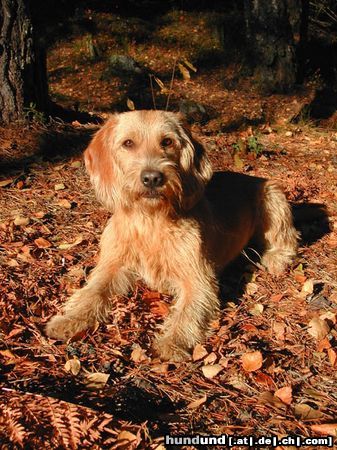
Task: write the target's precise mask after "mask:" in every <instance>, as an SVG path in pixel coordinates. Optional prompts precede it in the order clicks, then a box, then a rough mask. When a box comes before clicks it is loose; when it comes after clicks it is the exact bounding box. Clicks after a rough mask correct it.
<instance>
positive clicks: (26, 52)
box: [0, 0, 48, 123]
mask: <svg viewBox="0 0 337 450" xmlns="http://www.w3.org/2000/svg"><path fill="white" fill-rule="evenodd" d="M27 3H28V2H27V0H0V121H2V122H3V123H10V122H12V121H15V120H20V119H22V118H24V116H25V108H27V107H30V108H36V110H38V111H45V112H46V111H47V107H48V87H47V75H46V74H47V70H46V59H45V54H44V52H43V51H41V50H40V49H39V48H38V46H37V42H36V39H35V35H34V32H33V26H32V22H31V18H30V14H29V8H28V4H27Z"/></svg>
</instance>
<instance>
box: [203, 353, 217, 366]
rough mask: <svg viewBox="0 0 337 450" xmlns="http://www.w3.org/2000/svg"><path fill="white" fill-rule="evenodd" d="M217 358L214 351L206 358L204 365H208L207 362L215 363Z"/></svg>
mask: <svg viewBox="0 0 337 450" xmlns="http://www.w3.org/2000/svg"><path fill="white" fill-rule="evenodd" d="M217 359H218V357H217V355H216V353H214V352H212V353H210V354H209V355H208V356H206V358H205V359H204V365H205V366H207V364H213V363H215V361H216V360H217Z"/></svg>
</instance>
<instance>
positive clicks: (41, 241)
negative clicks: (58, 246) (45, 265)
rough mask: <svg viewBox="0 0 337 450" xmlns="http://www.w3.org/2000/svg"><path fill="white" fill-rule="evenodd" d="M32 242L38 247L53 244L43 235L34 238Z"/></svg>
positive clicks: (47, 246) (46, 246)
mask: <svg viewBox="0 0 337 450" xmlns="http://www.w3.org/2000/svg"><path fill="white" fill-rule="evenodd" d="M34 243H35V245H36V246H37V247H38V248H49V247H51V246H52V245H53V244H52V243H51V242H49V241H47V239H45V238H43V237H40V238H37V239H35V240H34Z"/></svg>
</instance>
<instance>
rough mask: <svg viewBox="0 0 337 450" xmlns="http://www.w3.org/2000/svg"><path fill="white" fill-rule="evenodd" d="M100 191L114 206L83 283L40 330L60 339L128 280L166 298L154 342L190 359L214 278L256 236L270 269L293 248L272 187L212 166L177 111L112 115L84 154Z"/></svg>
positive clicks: (212, 309)
mask: <svg viewBox="0 0 337 450" xmlns="http://www.w3.org/2000/svg"><path fill="white" fill-rule="evenodd" d="M84 159H85V165H86V168H87V171H88V173H89V175H90V179H91V182H92V184H93V186H94V189H95V191H96V195H97V197H98V199H99V200H100V201H101V202H102V203H103V204H104V205H105V206H106V207H107V208H108V209H109V210H111V211H112V213H113V214H112V216H111V218H110V220H109V221H108V224H107V226H106V228H105V230H104V232H103V234H102V237H101V243H100V256H99V261H98V264H97V266H96V268H95V269H94V270H93V271H92V273H91V274H90V277H89V279H88V282H87V284H86V285H85V286H84V287H83V288H82V289H80V290H78V291H77V292H75V293H74V295H73V296H72V297H71V298H70V299H69V300H68V301H67V302H66V303H65V306H64V308H63V315H56V316H54V317H53V318H52V319H51V320H50V321H49V322H48V324H47V327H46V333H47V335H49V336H50V337H53V338H56V339H62V340H67V339H69V338H71V337H72V336H73V335H75V334H77V333H78V332H80V331H82V330H85V329H87V328H90V327H93V326H94V325H95V324H96V323H97V321H100V322H101V321H105V320H106V319H107V316H108V313H109V309H110V306H111V299H112V298H113V297H114V296H125V295H127V294H128V292H129V291H130V290H132V288H133V286H134V284H135V281H136V280H137V279H139V278H141V279H143V280H144V281H145V283H146V284H147V285H148V287H149V288H152V289H154V290H158V291H161V292H165V293H168V294H170V295H172V296H173V298H174V302H173V305H172V306H171V309H170V313H169V314H168V316H167V318H166V320H165V321H164V323H163V325H162V329H161V332H160V333H159V334H157V336H156V339H155V342H154V348H155V350H156V352H157V353H158V354H159V356H160V357H161V358H162V359H163V360H172V361H180V360H184V359H186V358H188V355H189V354H190V353H191V351H192V350H193V348H194V347H195V345H196V344H197V343H201V342H203V341H204V340H205V338H206V337H207V336H208V335H209V333H210V328H211V323H212V321H213V320H214V319H216V318H217V317H218V315H219V297H218V283H217V277H218V276H219V274H220V273H221V272H222V271H223V269H224V267H226V266H227V265H228V264H229V263H230V262H231V261H232V260H233V259H234V258H235V257H236V256H238V255H239V254H240V252H241V251H242V250H243V249H244V247H246V246H247V244H248V243H249V242H251V241H252V239H254V242H256V243H257V245H259V246H260V247H261V248H262V249H263V252H264V253H263V255H262V258H261V263H262V264H263V265H264V266H265V267H266V269H267V270H268V271H269V272H270V273H272V274H279V273H281V272H283V271H284V270H285V268H286V267H287V265H288V264H289V263H290V262H291V261H292V258H293V257H294V256H295V254H296V248H297V238H298V236H297V232H296V230H295V228H294V226H293V222H292V214H291V209H290V206H289V204H288V202H287V200H286V197H285V195H284V193H283V191H282V189H281V188H280V186H279V185H278V184H277V183H276V182H274V181H270V180H266V179H262V178H256V177H250V176H247V175H241V174H237V173H230V172H219V173H215V174H214V175H213V172H212V168H211V164H210V161H209V159H208V157H207V154H206V151H205V149H204V147H203V146H202V145H201V143H199V142H198V141H197V140H196V139H195V138H194V137H193V136H192V134H191V132H190V131H189V129H188V127H187V126H186V125H185V124H184V121H183V118H182V117H181V116H180V115H179V114H176V113H172V112H166V111H157V110H156V111H153V110H147V111H145V110H144V111H130V112H125V113H121V114H116V115H113V116H111V118H110V119H109V120H108V121H107V122H106V123H105V125H104V126H103V127H102V128H101V129H100V130H99V131H98V132H97V133H96V135H95V136H94V137H93V139H92V141H91V143H90V144H89V146H88V148H87V149H86V151H85V153H84Z"/></svg>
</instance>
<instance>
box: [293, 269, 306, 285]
mask: <svg viewBox="0 0 337 450" xmlns="http://www.w3.org/2000/svg"><path fill="white" fill-rule="evenodd" d="M294 278H295V280H296V281H298V282H299V283H304V282H305V280H306V279H307V277H306V276H305V275H303V274H302V273H298V272H295V274H294Z"/></svg>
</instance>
